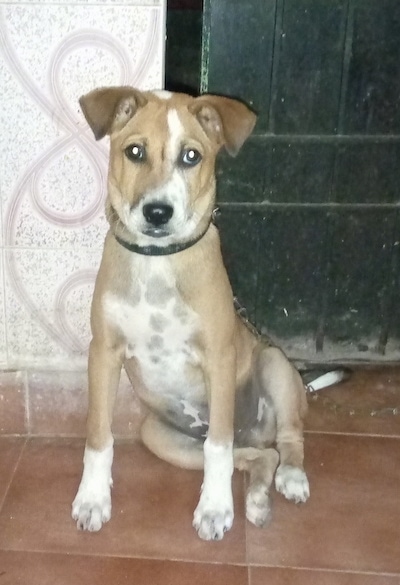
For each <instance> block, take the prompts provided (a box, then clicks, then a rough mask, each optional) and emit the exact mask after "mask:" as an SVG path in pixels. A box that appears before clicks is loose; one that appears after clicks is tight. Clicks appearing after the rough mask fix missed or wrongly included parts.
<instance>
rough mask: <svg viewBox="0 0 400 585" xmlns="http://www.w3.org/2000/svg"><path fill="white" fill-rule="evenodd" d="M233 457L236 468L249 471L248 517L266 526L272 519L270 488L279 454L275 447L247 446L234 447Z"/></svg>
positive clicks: (256, 523)
mask: <svg viewBox="0 0 400 585" xmlns="http://www.w3.org/2000/svg"><path fill="white" fill-rule="evenodd" d="M233 457H234V464H235V467H236V469H239V470H243V471H247V472H248V473H249V486H248V488H247V494H246V517H247V519H248V520H249V521H250V522H252V523H253V524H255V525H256V526H259V527H262V526H265V524H266V523H267V522H268V520H269V519H270V511H271V506H270V498H269V488H270V486H271V484H272V480H273V478H274V473H275V470H276V468H277V465H278V462H279V455H278V453H277V451H276V450H275V449H256V448H254V447H247V448H240V449H234V451H233Z"/></svg>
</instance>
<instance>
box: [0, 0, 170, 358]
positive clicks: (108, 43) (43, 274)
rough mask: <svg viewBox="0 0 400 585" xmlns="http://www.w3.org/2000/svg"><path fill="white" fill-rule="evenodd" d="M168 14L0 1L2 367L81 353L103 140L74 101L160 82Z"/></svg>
mask: <svg viewBox="0 0 400 585" xmlns="http://www.w3.org/2000/svg"><path fill="white" fill-rule="evenodd" d="M165 9H166V0H140V1H137V0H133V1H129V2H119V1H114V0H98V1H97V2H96V1H95V2H90V1H85V0H84V1H81V0H60V1H58V0H57V1H56V0H42V1H40V0H39V1H34V2H19V1H17V2H13V3H9V2H4V1H3V0H0V21H1V26H0V31H1V34H0V86H1V87H2V95H1V98H0V105H1V107H0V125H1V127H2V134H1V137H0V141H1V144H0V146H1V149H2V151H3V156H2V157H1V159H0V177H1V183H0V201H1V210H2V225H1V227H2V232H3V238H2V245H3V246H4V247H5V248H6V250H5V251H3V254H4V258H5V270H4V272H3V278H2V279H1V282H0V363H1V362H2V364H3V365H5V366H7V365H10V363H11V364H16V363H18V364H25V365H46V367H47V366H49V365H56V364H58V365H61V366H63V365H64V367H65V366H66V367H68V368H69V367H74V366H73V364H72V363H71V362H70V359H72V361H73V362H74V363H75V358H76V359H78V358H79V359H80V358H84V354H85V352H86V348H87V343H88V320H89V304H90V296H91V291H92V288H93V280H94V274H95V271H96V269H97V267H98V263H99V258H100V254H101V249H102V245H103V239H104V235H105V232H106V229H107V226H106V222H105V219H104V211H103V208H104V197H105V192H106V174H107V164H108V163H107V154H108V145H107V141H106V140H105V141H103V142H101V143H96V142H95V140H94V137H93V136H92V133H91V131H90V129H89V128H88V126H87V123H86V121H85V120H84V117H83V115H82V113H81V112H80V108H79V104H78V98H79V96H80V95H82V94H84V93H86V92H87V91H89V90H91V89H93V88H95V87H98V86H104V85H122V84H131V85H135V86H136V87H139V88H143V89H149V88H159V87H162V85H163V72H164V40H165ZM4 288H5V289H6V300H5V301H4V299H3V289H4ZM3 302H6V304H7V307H6V309H5V315H6V318H7V333H8V338H7V342H8V345H5V339H6V331H5V324H4V319H3V315H4V311H3ZM6 351H8V358H9V361H8V362H7V361H6ZM78 361H79V360H78Z"/></svg>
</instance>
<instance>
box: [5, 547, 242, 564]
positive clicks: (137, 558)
mask: <svg viewBox="0 0 400 585" xmlns="http://www.w3.org/2000/svg"><path fill="white" fill-rule="evenodd" d="M0 551H5V552H11V553H21V552H24V553H32V554H44V555H65V556H69V557H81V558H86V557H92V558H102V559H123V560H130V559H132V560H135V561H141V560H143V561H156V562H162V563H164V562H170V563H177V564H178V563H185V564H188V565H190V564H192V565H215V566H219V567H242V568H244V569H247V565H246V563H235V562H231V561H224V560H221V561H210V560H201V559H197V560H195V559H179V558H170V557H150V556H144V555H140V556H138V555H128V554H104V552H100V553H96V552H88V553H85V552H81V553H79V552H71V551H67V552H63V551H61V550H46V549H36V548H5V547H4V546H3V547H1V548H0Z"/></svg>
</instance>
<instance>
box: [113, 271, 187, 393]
mask: <svg viewBox="0 0 400 585" xmlns="http://www.w3.org/2000/svg"><path fill="white" fill-rule="evenodd" d="M103 310H104V312H105V316H106V319H107V320H108V321H109V323H110V324H112V325H114V326H115V327H117V329H118V330H119V332H120V333H122V335H123V337H124V339H125V343H126V350H125V355H126V358H127V359H129V358H132V357H135V358H136V360H137V361H138V363H139V366H140V370H141V377H142V379H143V382H144V383H145V385H146V387H147V388H148V390H149V391H151V392H162V393H165V394H174V395H177V394H181V393H183V391H184V385H185V383H186V371H187V367H188V366H189V365H192V366H193V365H196V364H197V363H198V356H197V354H196V350H195V349H194V344H193V341H194V337H195V334H196V331H197V330H198V316H197V315H196V313H195V312H194V311H193V310H192V309H191V308H190V307H189V306H187V305H186V304H185V303H184V302H183V300H182V298H181V297H180V295H179V292H178V290H177V287H176V283H175V280H174V277H173V275H172V273H171V271H170V270H168V263H167V262H157V263H155V262H152V263H151V264H150V266H147V267H146V270H142V271H141V272H140V273H139V275H136V278H135V282H134V283H133V285H132V292H131V294H130V295H129V297H126V298H123V297H122V296H118V295H116V294H112V293H107V294H106V295H105V296H104V297H103Z"/></svg>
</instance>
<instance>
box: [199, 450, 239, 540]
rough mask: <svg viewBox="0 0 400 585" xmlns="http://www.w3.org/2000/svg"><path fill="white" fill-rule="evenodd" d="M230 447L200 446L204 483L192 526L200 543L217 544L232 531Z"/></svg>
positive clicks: (231, 465)
mask: <svg viewBox="0 0 400 585" xmlns="http://www.w3.org/2000/svg"><path fill="white" fill-rule="evenodd" d="M232 473H233V445H232V443H231V442H230V443H228V444H223V445H217V444H215V443H213V442H212V441H210V439H206V440H205V442H204V481H203V486H202V492H201V496H200V501H199V503H198V505H197V508H196V510H195V512H194V516H193V526H194V527H195V528H196V530H197V533H198V535H199V536H200V538H202V539H204V540H221V539H222V538H223V536H224V533H225V532H226V531H227V530H229V529H230V528H231V527H232V523H233V498H232Z"/></svg>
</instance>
